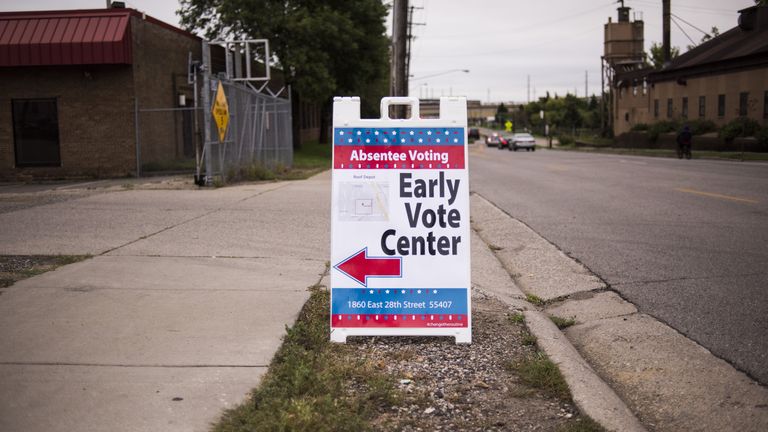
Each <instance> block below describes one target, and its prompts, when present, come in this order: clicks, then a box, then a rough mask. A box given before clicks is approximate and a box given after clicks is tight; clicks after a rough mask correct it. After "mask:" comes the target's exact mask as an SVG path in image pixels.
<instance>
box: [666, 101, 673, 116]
mask: <svg viewBox="0 0 768 432" xmlns="http://www.w3.org/2000/svg"><path fill="white" fill-rule="evenodd" d="M667 118H672V98H669V99H667Z"/></svg>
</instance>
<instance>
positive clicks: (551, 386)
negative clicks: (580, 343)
mask: <svg viewBox="0 0 768 432" xmlns="http://www.w3.org/2000/svg"><path fill="white" fill-rule="evenodd" d="M512 369H513V370H514V371H515V372H517V373H518V375H519V376H520V378H521V379H522V381H523V382H525V383H526V384H528V385H530V386H531V387H537V388H540V389H542V390H544V391H545V392H547V393H549V394H551V395H552V396H555V397H558V398H560V399H563V400H568V399H570V397H571V392H570V390H569V389H568V384H566V383H565V379H564V378H563V375H562V374H561V373H560V369H558V368H557V365H556V364H554V363H552V360H550V359H549V358H547V356H546V355H545V354H543V353H541V352H537V353H535V354H533V355H531V356H529V357H528V358H527V359H526V360H525V361H522V362H520V363H517V364H514V365H512Z"/></svg>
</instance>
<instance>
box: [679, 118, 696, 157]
mask: <svg viewBox="0 0 768 432" xmlns="http://www.w3.org/2000/svg"><path fill="white" fill-rule="evenodd" d="M692 144H693V134H691V129H690V128H689V127H688V125H685V126H683V130H682V131H680V133H679V134H677V157H678V158H680V159H682V158H683V157H685V158H686V159H690V158H691V145H692Z"/></svg>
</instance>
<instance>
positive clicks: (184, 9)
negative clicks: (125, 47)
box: [177, 0, 389, 144]
mask: <svg viewBox="0 0 768 432" xmlns="http://www.w3.org/2000/svg"><path fill="white" fill-rule="evenodd" d="M177 13H178V15H179V16H180V17H181V23H182V26H183V27H184V28H185V29H187V30H190V31H193V30H199V31H201V32H203V33H204V34H205V36H206V37H208V38H209V39H222V38H237V39H240V38H253V39H268V40H269V41H270V47H271V49H272V51H273V53H274V57H273V59H271V60H272V61H275V62H276V64H277V66H278V67H279V68H280V69H282V72H283V74H284V76H285V80H286V83H287V84H291V86H292V88H293V90H294V94H293V96H294V97H293V98H292V100H293V102H294V113H297V112H298V103H299V98H302V99H305V100H307V101H309V102H314V103H318V104H321V106H323V107H324V115H323V116H322V117H321V120H322V123H321V131H323V132H325V131H327V129H328V127H327V125H328V122H329V120H330V115H329V114H330V106H331V97H332V96H335V95H339V96H343V95H361V94H364V95H370V96H369V97H368V98H366V99H367V100H363V110H364V111H370V110H371V109H372V108H371V107H376V106H378V98H377V97H376V98H375V99H376V100H375V101H374V100H372V99H374V97H372V96H374V94H375V93H379V92H380V91H381V89H383V88H385V86H383V85H381V84H382V81H386V80H387V79H388V75H387V74H388V70H389V68H388V55H387V52H388V44H389V42H388V39H387V37H386V34H385V31H386V29H385V25H384V20H385V18H386V15H387V9H386V7H385V6H384V5H383V4H382V3H381V2H380V1H378V0H356V1H354V2H349V1H344V0H326V1H322V0H295V1H291V2H286V1H284V0H181V8H180V9H179V10H178V11H177ZM381 95H383V94H381ZM381 95H379V96H381ZM323 123H325V124H323ZM295 129H296V126H295V125H294V130H295ZM297 139H298V134H297V133H295V134H294V144H296V140H297Z"/></svg>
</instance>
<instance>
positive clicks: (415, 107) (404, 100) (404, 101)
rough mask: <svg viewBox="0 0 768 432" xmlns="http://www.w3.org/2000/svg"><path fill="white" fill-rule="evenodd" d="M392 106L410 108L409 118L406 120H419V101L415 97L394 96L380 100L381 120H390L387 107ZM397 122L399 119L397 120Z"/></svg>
mask: <svg viewBox="0 0 768 432" xmlns="http://www.w3.org/2000/svg"><path fill="white" fill-rule="evenodd" d="M392 105H408V106H410V107H411V117H409V118H408V119H407V120H418V119H419V99H418V98H415V97H407V96H395V97H385V98H381V118H382V120H390V118H389V107H390V106H392ZM398 120H399V119H398Z"/></svg>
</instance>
